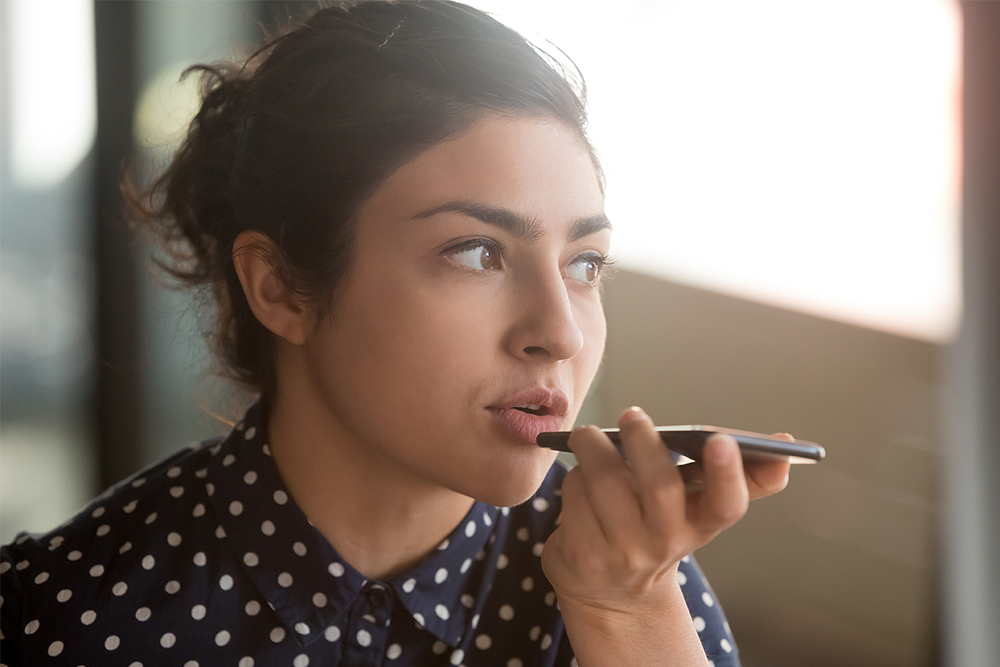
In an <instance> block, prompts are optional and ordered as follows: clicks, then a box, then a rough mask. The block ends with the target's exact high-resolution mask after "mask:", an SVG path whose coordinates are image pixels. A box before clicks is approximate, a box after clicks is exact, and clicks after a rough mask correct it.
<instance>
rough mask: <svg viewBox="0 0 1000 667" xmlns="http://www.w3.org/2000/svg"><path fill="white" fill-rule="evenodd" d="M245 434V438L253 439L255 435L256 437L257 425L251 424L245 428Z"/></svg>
mask: <svg viewBox="0 0 1000 667" xmlns="http://www.w3.org/2000/svg"><path fill="white" fill-rule="evenodd" d="M245 435H246V439H247V440H253V439H254V438H255V437H257V427H256V426H251V427H250V428H248V429H247V432H246V434H245Z"/></svg>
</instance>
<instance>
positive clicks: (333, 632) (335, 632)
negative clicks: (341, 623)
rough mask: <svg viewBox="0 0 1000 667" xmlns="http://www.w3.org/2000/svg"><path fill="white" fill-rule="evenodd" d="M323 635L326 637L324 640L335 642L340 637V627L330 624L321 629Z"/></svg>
mask: <svg viewBox="0 0 1000 667" xmlns="http://www.w3.org/2000/svg"><path fill="white" fill-rule="evenodd" d="M323 636H324V637H326V641H328V642H335V641H337V640H338V639H340V628H338V627H337V626H336V625H331V626H330V627H328V628H327V629H326V630H324V631H323Z"/></svg>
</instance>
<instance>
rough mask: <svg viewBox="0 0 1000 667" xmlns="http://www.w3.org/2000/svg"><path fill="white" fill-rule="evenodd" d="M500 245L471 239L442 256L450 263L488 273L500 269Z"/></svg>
mask: <svg viewBox="0 0 1000 667" xmlns="http://www.w3.org/2000/svg"><path fill="white" fill-rule="evenodd" d="M500 250H501V248H500V245H499V244H498V243H497V242H496V241H491V240H490V239H473V240H471V241H466V242H465V243H462V244H461V245H458V246H456V247H452V248H449V249H447V250H445V251H444V253H443V254H444V255H445V256H446V257H448V258H449V259H450V260H451V261H453V262H455V263H457V264H461V265H462V266H467V267H469V268H470V269H475V270H476V271H490V270H495V269H499V268H501V267H502V266H503V265H502V263H501V261H500Z"/></svg>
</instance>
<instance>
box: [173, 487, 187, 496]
mask: <svg viewBox="0 0 1000 667" xmlns="http://www.w3.org/2000/svg"><path fill="white" fill-rule="evenodd" d="M170 495H172V496H173V497H174V498H180V497H181V496H183V495H184V487H183V486H172V487H170Z"/></svg>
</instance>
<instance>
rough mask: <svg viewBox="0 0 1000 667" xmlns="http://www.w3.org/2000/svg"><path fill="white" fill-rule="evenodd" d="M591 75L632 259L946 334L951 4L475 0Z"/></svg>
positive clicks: (863, 319) (653, 269) (955, 77)
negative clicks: (544, 40) (560, 51)
mask: <svg viewBox="0 0 1000 667" xmlns="http://www.w3.org/2000/svg"><path fill="white" fill-rule="evenodd" d="M473 4H476V5H477V6H480V7H482V8H483V9H486V10H487V11H491V12H493V13H495V14H496V16H497V17H498V18H500V19H501V20H504V21H506V22H509V23H510V24H511V25H513V26H514V27H517V28H519V29H522V30H526V31H528V32H533V33H535V34H536V35H543V36H544V37H546V38H548V39H550V40H551V41H552V42H553V43H554V44H556V45H558V46H559V47H560V48H562V49H564V50H565V51H566V52H567V53H568V54H569V55H570V56H571V57H572V58H573V59H574V61H575V62H576V63H577V64H578V65H579V66H580V69H581V70H582V71H583V73H584V74H585V75H586V78H587V84H588V89H589V98H590V106H591V136H592V138H593V139H594V142H595V143H596V145H597V148H598V151H599V152H600V153H601V156H602V159H603V162H604V166H605V169H606V171H607V174H608V182H609V189H608V199H607V211H608V215H609V216H610V217H611V219H612V221H613V222H614V225H615V230H616V237H615V248H614V253H615V254H616V255H617V256H618V258H619V260H620V261H621V264H622V265H623V266H624V267H626V268H630V269H635V270H641V271H644V272H647V273H650V274H653V275H657V276H661V277H663V278H666V279H670V280H675V281H679V282H685V283H689V284H693V285H697V286H701V287H706V288H709V289H714V290H718V291H722V292H727V293H730V294H735V295H738V296H741V297H745V298H749V299H754V300H758V301H762V302H766V303H771V304H775V305H779V306H783V307H788V308H793V309H797V310H800V311H804V312H808V313H813V314H816V315H820V316H824V317H830V318H835V319H840V320H843V321H847V322H851V323H854V324H859V325H862V326H867V327H872V328H877V329H881V330H885V331H890V332H893V333H898V334H902V335H906V336H911V337H916V338H920V339H924V340H931V341H939V342H942V341H945V340H947V339H948V338H949V337H950V336H951V335H953V333H954V331H955V329H956V327H957V321H958V318H959V313H960V308H961V306H960V299H961V297H960V291H961V286H960V266H959V261H960V260H959V231H958V230H959V224H958V215H959V213H958V211H959V149H958V145H959V142H958V118H959V112H960V109H959V101H960V77H959V51H960V20H959V15H958V7H957V3H956V2H953V1H951V0H865V1H860V0H854V1H846V2H838V3H829V2H823V3H817V2H801V0H762V1H760V2H745V1H743V0H715V1H713V2H703V1H701V0H673V1H670V2H667V1H665V0H661V1H659V2H641V3H640V2H638V1H637V0H632V1H624V0H619V1H618V2H615V3H613V4H608V3H606V2H595V1H590V0H551V1H549V2H542V1H541V0H493V1H486V0H479V1H474V2H473Z"/></svg>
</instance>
